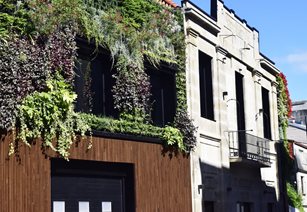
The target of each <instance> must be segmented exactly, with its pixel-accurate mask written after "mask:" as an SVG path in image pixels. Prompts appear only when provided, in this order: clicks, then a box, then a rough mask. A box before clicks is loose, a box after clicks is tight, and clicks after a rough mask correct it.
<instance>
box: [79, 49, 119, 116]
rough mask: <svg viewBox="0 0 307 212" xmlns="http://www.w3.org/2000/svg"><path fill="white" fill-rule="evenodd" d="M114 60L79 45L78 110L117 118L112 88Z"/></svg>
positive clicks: (105, 54) (113, 82)
mask: <svg viewBox="0 0 307 212" xmlns="http://www.w3.org/2000/svg"><path fill="white" fill-rule="evenodd" d="M112 64H113V63H112V60H111V57H110V55H109V54H108V53H106V52H103V51H102V50H100V51H99V53H98V54H96V53H94V48H90V47H88V46H85V45H82V44H80V45H79V50H78V62H77V63H76V77H75V91H76V92H77V94H78V97H77V102H76V110H77V111H81V112H86V113H93V114H95V115H102V116H112V117H116V116H117V111H116V110H115V109H114V101H113V95H112V87H113V86H114V84H115V79H114V78H113V77H112V74H113V73H114V72H113V70H112Z"/></svg>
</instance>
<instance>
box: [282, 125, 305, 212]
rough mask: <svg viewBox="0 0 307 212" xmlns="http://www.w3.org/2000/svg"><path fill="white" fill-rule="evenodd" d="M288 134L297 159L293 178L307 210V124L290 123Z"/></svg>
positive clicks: (293, 155)
mask: <svg viewBox="0 0 307 212" xmlns="http://www.w3.org/2000/svg"><path fill="white" fill-rule="evenodd" d="M287 136H288V139H289V142H290V146H291V149H292V151H291V153H292V157H293V158H294V160H295V166H294V169H293V170H291V174H292V180H293V181H294V184H296V189H297V191H298V193H299V194H301V195H302V199H303V202H302V203H303V207H304V209H305V211H306V210H307V196H306V195H307V134H306V126H305V125H300V124H295V123H289V126H288V128H287Z"/></svg>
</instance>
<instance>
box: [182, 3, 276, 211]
mask: <svg viewBox="0 0 307 212" xmlns="http://www.w3.org/2000/svg"><path fill="white" fill-rule="evenodd" d="M182 7H183V8H182V9H183V11H184V13H185V30H186V36H187V40H186V42H187V50H186V52H187V92H188V107H189V111H190V113H191V114H192V118H193V119H194V123H195V124H196V126H197V127H198V134H197V138H198V145H197V148H196V149H195V151H194V152H193V153H192V157H191V169H192V200H193V211H195V212H199V211H206V212H208V211H209V212H211V211H220V212H222V211H225V212H232V211H237V212H241V211H242V212H243V211H244V212H245V211H282V209H281V208H280V204H279V202H280V190H279V180H278V168H277V154H276V150H275V142H276V141H277V140H279V134H278V115H277V92H276V86H277V83H276V75H277V74H278V73H279V70H278V69H277V68H276V67H275V65H274V62H272V61H271V60H270V59H268V58H267V57H266V56H264V55H263V54H261V52H260V50H259V32H258V31H257V29H255V28H253V27H251V26H250V25H248V23H247V22H246V21H245V20H244V19H241V18H240V17H238V16H237V15H236V14H235V12H234V11H233V10H231V9H229V8H227V7H226V6H225V5H224V3H223V2H222V1H216V0H212V1H211V13H210V14H208V13H207V12H205V11H203V10H202V9H200V8H199V7H198V6H197V5H195V4H193V3H192V2H190V1H183V2H182Z"/></svg>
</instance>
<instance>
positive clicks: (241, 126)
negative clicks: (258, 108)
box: [235, 72, 246, 156]
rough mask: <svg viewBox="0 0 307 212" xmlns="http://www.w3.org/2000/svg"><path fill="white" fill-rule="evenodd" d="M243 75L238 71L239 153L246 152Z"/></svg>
mask: <svg viewBox="0 0 307 212" xmlns="http://www.w3.org/2000/svg"><path fill="white" fill-rule="evenodd" d="M243 78H244V77H243V75H242V74H240V73H238V72H236V74H235V82H236V104H237V129H238V139H239V154H240V156H244V155H242V154H245V153H246V138H245V133H246V132H245V111H244V85H243Z"/></svg>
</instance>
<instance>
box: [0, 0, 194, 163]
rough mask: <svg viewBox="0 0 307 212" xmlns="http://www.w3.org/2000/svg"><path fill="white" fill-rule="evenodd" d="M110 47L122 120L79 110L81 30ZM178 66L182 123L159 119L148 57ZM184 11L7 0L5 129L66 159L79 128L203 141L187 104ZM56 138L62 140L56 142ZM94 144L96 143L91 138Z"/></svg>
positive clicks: (2, 15) (2, 87)
mask: <svg viewBox="0 0 307 212" xmlns="http://www.w3.org/2000/svg"><path fill="white" fill-rule="evenodd" d="M77 36H78V37H81V38H84V39H86V40H88V42H89V43H95V45H96V47H97V49H98V48H100V47H103V48H105V49H107V50H108V51H109V52H110V54H111V56H112V58H113V61H114V67H115V69H116V73H115V74H114V77H115V80H116V83H115V85H114V87H113V98H114V102H115V107H116V108H117V109H118V110H119V112H120V118H119V120H114V119H110V118H106V117H96V116H94V115H89V114H80V113H77V112H75V110H74V102H75V99H76V94H75V93H74V91H73V85H74V78H75V72H74V67H75V65H76V64H75V63H76V58H77V45H76V37H77ZM145 61H149V62H150V63H151V64H152V65H153V66H154V67H156V68H157V71H159V70H158V67H159V64H160V63H161V62H164V63H168V64H169V66H174V67H177V71H176V90H177V101H178V102H177V110H176V115H175V120H174V123H169V124H168V126H166V127H163V128H159V127H155V126H153V125H152V124H151V120H150V112H151V104H152V103H151V102H150V96H151V93H150V81H149V76H148V75H147V74H146V72H145V70H144V69H145V68H144V62H145ZM185 83H186V82H185V41H184V32H183V17H182V13H181V11H180V10H179V9H170V8H166V7H163V6H162V5H159V4H158V3H156V2H155V1H154V0H28V1H17V0H0V108H1V110H0V128H2V129H6V130H13V131H14V132H16V140H15V141H14V142H13V143H12V144H11V151H10V154H12V153H14V152H16V150H18V146H19V145H20V141H22V142H24V143H25V144H27V145H31V142H32V141H33V139H35V138H37V137H41V138H42V139H43V142H42V147H43V149H45V148H51V149H53V150H55V151H56V152H57V153H58V154H59V155H60V156H62V157H64V158H68V157H69V148H70V146H71V145H72V143H73V142H74V141H75V140H76V135H77V134H81V135H84V134H85V133H86V132H88V133H90V132H91V129H99V130H104V131H110V132H116V133H128V134H137V135H139V134H141V135H146V136H152V137H157V138H160V139H162V140H164V141H165V142H166V144H168V145H171V146H174V147H176V148H178V149H180V150H182V151H190V150H191V149H193V147H194V145H195V144H196V138H195V127H194V126H193V123H192V121H191V119H190V118H189V115H188V114H187V105H186V101H187V100H186V91H185V88H186V85H185ZM54 140H56V143H53V141H54ZM89 147H91V144H90V143H89Z"/></svg>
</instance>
